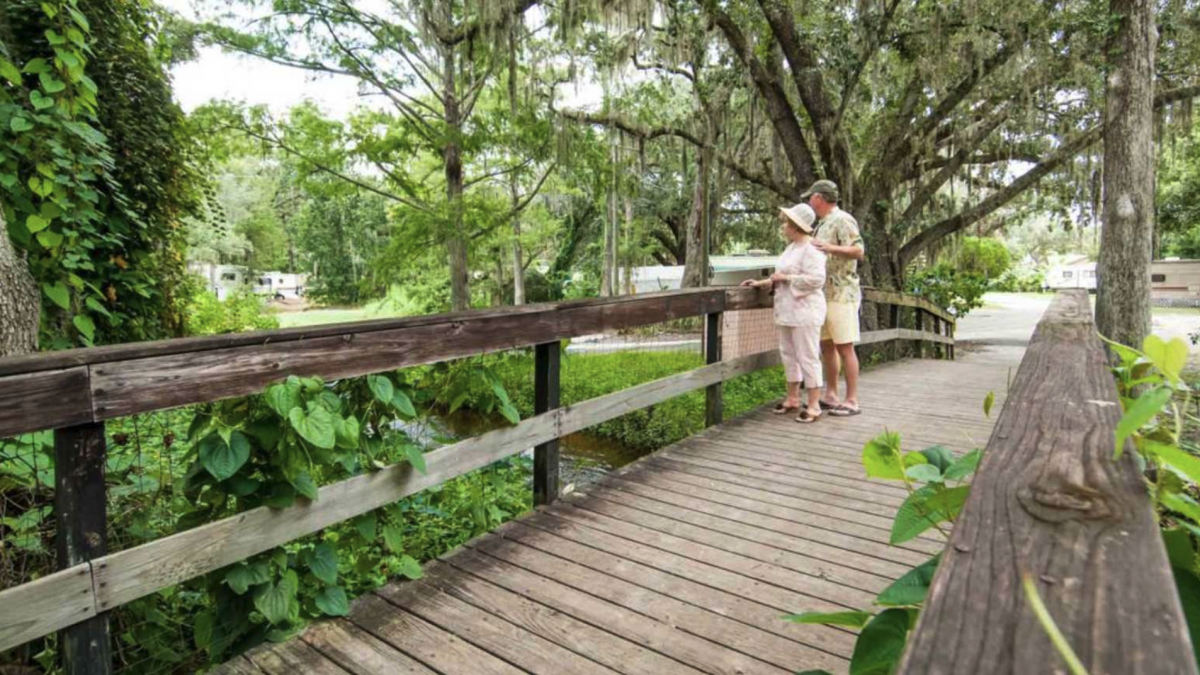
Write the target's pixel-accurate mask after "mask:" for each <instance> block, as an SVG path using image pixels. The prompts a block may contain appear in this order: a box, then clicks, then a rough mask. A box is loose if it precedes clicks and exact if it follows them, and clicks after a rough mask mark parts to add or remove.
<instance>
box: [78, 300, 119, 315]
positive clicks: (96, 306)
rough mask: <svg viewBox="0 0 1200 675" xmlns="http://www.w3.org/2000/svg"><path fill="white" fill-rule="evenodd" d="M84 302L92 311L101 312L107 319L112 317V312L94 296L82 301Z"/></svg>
mask: <svg viewBox="0 0 1200 675" xmlns="http://www.w3.org/2000/svg"><path fill="white" fill-rule="evenodd" d="M84 304H86V305H87V307H88V309H90V310H92V311H93V312H95V313H97V314H102V315H104V316H106V317H108V318H109V319H111V318H112V314H110V313H109V311H108V308H107V307H105V306H104V305H102V304H100V301H99V300H96V299H95V298H88V299H87V300H85V301H84Z"/></svg>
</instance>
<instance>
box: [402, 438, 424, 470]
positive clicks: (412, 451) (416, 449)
mask: <svg viewBox="0 0 1200 675" xmlns="http://www.w3.org/2000/svg"><path fill="white" fill-rule="evenodd" d="M404 456H405V457H407V458H408V462H409V463H410V464H412V465H413V468H415V469H416V470H417V471H420V472H421V473H423V474H424V473H427V472H426V470H425V453H423V452H421V448H420V446H418V445H416V444H414V443H405V444H404Z"/></svg>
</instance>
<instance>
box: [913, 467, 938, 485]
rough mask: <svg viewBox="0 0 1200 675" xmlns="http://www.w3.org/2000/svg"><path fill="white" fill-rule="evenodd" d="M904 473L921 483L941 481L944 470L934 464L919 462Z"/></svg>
mask: <svg viewBox="0 0 1200 675" xmlns="http://www.w3.org/2000/svg"><path fill="white" fill-rule="evenodd" d="M904 474H905V475H906V476H908V477H909V479H911V480H915V481H917V482H919V483H940V482H942V472H941V471H938V468H937V467H936V466H934V465H933V464H918V465H916V466H910V467H908V468H907V469H905V470H904Z"/></svg>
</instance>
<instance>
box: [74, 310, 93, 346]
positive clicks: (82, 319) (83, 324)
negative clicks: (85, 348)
mask: <svg viewBox="0 0 1200 675" xmlns="http://www.w3.org/2000/svg"><path fill="white" fill-rule="evenodd" d="M71 323H73V324H75V330H77V331H79V334H80V335H82V336H83V337H85V338H87V339H88V341H89V342H90V341H92V340H95V339H96V322H95V321H92V317H90V316H88V315H87V314H76V315H75V316H73V317H71Z"/></svg>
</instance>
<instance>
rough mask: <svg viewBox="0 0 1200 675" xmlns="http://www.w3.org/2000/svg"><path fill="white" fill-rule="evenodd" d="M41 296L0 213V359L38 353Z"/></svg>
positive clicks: (0, 212) (2, 213)
mask: <svg viewBox="0 0 1200 675" xmlns="http://www.w3.org/2000/svg"><path fill="white" fill-rule="evenodd" d="M40 310H41V294H40V293H39V292H38V286H37V282H36V281H34V279H33V277H32V276H31V275H30V274H29V268H28V267H27V266H26V264H25V259H24V258H22V257H21V254H20V253H19V252H18V251H17V250H16V249H15V248H13V245H12V242H11V241H9V239H8V227H7V225H6V224H5V222H4V212H3V211H0V356H16V355H18V354H28V353H31V352H34V351H37V340H38V320H39V318H40Z"/></svg>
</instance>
